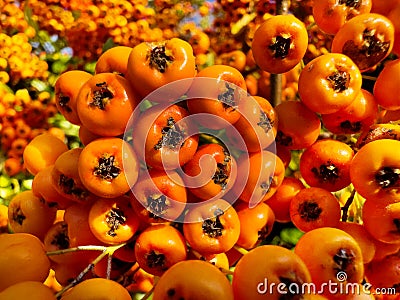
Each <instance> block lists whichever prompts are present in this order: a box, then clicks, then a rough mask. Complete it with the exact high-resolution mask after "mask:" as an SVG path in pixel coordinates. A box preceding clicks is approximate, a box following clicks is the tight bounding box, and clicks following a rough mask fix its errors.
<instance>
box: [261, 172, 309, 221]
mask: <svg viewBox="0 0 400 300" xmlns="http://www.w3.org/2000/svg"><path fill="white" fill-rule="evenodd" d="M304 188H305V186H304V184H303V183H302V182H301V180H300V179H297V178H295V177H285V178H283V181H282V184H281V185H280V187H278V189H277V190H276V192H275V194H273V195H272V197H271V198H269V199H268V200H267V201H266V202H265V203H266V204H268V206H269V207H270V208H271V209H272V211H273V212H274V215H275V220H276V221H277V222H281V223H287V222H290V221H291V220H290V202H291V200H292V199H293V198H294V196H295V195H296V194H297V193H298V192H299V191H300V190H302V189H304Z"/></svg>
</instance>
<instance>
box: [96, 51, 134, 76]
mask: <svg viewBox="0 0 400 300" xmlns="http://www.w3.org/2000/svg"><path fill="white" fill-rule="evenodd" d="M131 51H132V48H131V47H127V46H116V47H113V48H110V49H108V50H107V51H105V52H104V53H102V54H101V55H100V56H99V58H98V59H97V62H96V68H95V72H96V74H98V73H116V74H118V75H121V76H125V75H126V71H127V67H128V58H129V54H130V53H131Z"/></svg>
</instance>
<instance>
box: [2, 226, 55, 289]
mask: <svg viewBox="0 0 400 300" xmlns="http://www.w3.org/2000/svg"><path fill="white" fill-rule="evenodd" d="M0 252H1V256H0V271H1V272H0V292H1V291H3V290H4V289H6V288H7V287H9V286H12V285H13V284H16V283H19V282H23V281H28V280H29V281H37V282H44V280H45V279H46V278H47V276H48V275H49V271H50V260H49V258H48V257H47V256H46V252H45V249H44V245H43V243H42V242H41V241H40V240H39V238H37V237H36V236H34V235H31V234H28V233H13V234H7V233H5V234H1V235H0Z"/></svg>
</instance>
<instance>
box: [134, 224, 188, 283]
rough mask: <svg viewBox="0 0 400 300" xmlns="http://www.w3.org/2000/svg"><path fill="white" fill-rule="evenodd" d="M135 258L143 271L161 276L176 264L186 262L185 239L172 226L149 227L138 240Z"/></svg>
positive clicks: (158, 225)
mask: <svg viewBox="0 0 400 300" xmlns="http://www.w3.org/2000/svg"><path fill="white" fill-rule="evenodd" d="M135 257H136V260H137V262H138V264H139V266H140V267H141V268H142V269H143V270H145V271H146V272H148V273H150V274H153V275H156V276H161V275H162V274H163V273H164V272H165V271H166V270H168V269H169V268H170V267H171V266H173V265H174V264H176V263H178V262H180V261H184V260H186V258H187V246H186V241H185V238H184V237H183V235H182V233H181V232H180V231H179V230H177V229H176V228H174V227H172V226H171V225H168V224H156V225H152V226H149V227H147V228H146V229H145V230H143V231H142V232H141V233H140V234H139V235H138V237H137V238H136V242H135Z"/></svg>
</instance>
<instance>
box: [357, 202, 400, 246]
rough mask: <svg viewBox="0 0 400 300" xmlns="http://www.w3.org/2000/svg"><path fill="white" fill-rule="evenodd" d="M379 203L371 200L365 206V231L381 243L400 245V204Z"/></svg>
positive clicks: (363, 215)
mask: <svg viewBox="0 0 400 300" xmlns="http://www.w3.org/2000/svg"><path fill="white" fill-rule="evenodd" d="M378 201H379V200H372V199H371V198H370V199H367V200H366V201H365V203H364V205H363V208H362V219H363V224H364V226H365V229H366V230H367V231H368V232H369V233H370V234H371V235H372V236H373V237H374V238H375V239H377V240H378V241H380V242H384V243H389V244H398V243H400V238H399V231H400V230H399V229H400V226H399V222H400V203H399V202H394V203H388V202H384V200H383V199H382V201H381V202H378ZM398 201H399V200H398Z"/></svg>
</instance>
